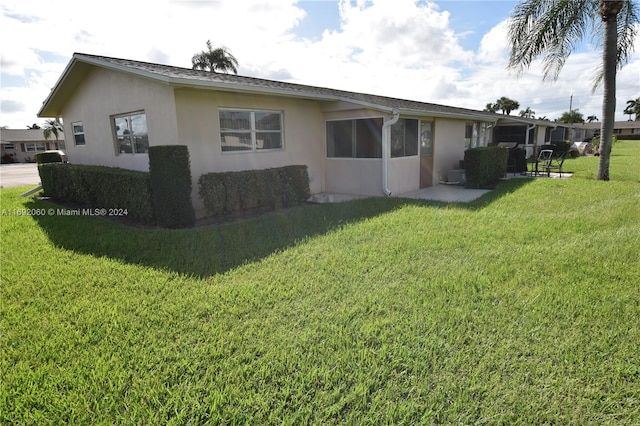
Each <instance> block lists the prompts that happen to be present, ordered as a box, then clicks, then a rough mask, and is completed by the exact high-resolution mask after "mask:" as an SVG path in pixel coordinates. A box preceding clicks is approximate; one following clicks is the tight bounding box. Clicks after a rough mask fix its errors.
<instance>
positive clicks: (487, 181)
mask: <svg viewBox="0 0 640 426" xmlns="http://www.w3.org/2000/svg"><path fill="white" fill-rule="evenodd" d="M508 158H509V151H508V150H507V149H506V148H503V147H499V146H488V147H481V148H471V149H468V150H466V151H465V152H464V167H465V176H466V179H467V185H466V187H467V188H493V187H494V186H495V185H496V184H497V183H498V181H499V180H500V178H501V177H503V176H504V175H505V173H507V159H508Z"/></svg>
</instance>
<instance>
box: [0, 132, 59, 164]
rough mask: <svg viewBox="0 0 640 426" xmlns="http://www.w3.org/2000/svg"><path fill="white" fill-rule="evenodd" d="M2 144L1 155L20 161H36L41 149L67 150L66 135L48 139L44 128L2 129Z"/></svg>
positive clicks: (0, 139)
mask: <svg viewBox="0 0 640 426" xmlns="http://www.w3.org/2000/svg"><path fill="white" fill-rule="evenodd" d="M0 146H1V147H2V150H1V151H0V156H2V157H3V158H6V157H5V155H6V156H8V157H11V158H13V159H14V160H15V162H18V163H28V162H35V161H36V153H37V152H39V151H46V150H48V149H61V150H63V151H64V150H65V144H64V137H62V136H61V135H58V140H56V139H55V137H53V138H49V140H47V139H45V138H44V136H43V134H42V129H33V130H32V129H0ZM3 162H5V160H4V159H3Z"/></svg>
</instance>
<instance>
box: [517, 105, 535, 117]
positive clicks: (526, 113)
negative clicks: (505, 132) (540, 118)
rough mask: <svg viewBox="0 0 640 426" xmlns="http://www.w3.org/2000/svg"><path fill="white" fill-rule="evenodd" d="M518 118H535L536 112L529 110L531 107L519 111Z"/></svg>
mask: <svg viewBox="0 0 640 426" xmlns="http://www.w3.org/2000/svg"><path fill="white" fill-rule="evenodd" d="M520 117H524V118H536V112H535V111H532V110H531V107H527V109H523V110H520Z"/></svg>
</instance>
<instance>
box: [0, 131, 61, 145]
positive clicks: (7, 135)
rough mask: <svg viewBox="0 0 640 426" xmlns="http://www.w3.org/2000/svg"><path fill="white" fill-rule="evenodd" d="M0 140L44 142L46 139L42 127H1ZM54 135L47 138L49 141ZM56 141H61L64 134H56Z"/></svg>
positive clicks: (9, 141) (51, 140) (53, 139)
mask: <svg viewBox="0 0 640 426" xmlns="http://www.w3.org/2000/svg"><path fill="white" fill-rule="evenodd" d="M0 140H1V141H2V143H17V142H45V141H46V139H45V138H44V135H43V134H42V129H1V130H0ZM55 141H56V138H55V136H52V137H51V138H50V139H49V142H55ZM58 141H59V142H63V141H64V136H63V135H58Z"/></svg>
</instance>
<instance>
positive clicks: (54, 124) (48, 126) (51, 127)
mask: <svg viewBox="0 0 640 426" xmlns="http://www.w3.org/2000/svg"><path fill="white" fill-rule="evenodd" d="M62 132H64V130H63V129H62V124H61V123H60V121H59V120H58V119H50V120H46V121H45V122H44V127H43V128H42V136H44V138H45V139H46V140H49V138H50V137H51V135H53V136H55V138H56V140H58V135H59V133H62Z"/></svg>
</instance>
